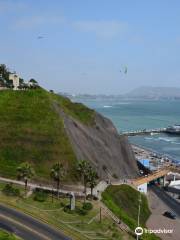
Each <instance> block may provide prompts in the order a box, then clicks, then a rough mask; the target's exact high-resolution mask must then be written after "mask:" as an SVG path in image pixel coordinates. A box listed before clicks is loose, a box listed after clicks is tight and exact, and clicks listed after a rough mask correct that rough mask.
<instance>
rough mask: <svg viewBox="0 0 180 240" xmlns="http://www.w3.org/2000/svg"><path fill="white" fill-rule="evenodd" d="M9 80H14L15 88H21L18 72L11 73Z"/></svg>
mask: <svg viewBox="0 0 180 240" xmlns="http://www.w3.org/2000/svg"><path fill="white" fill-rule="evenodd" d="M9 80H10V81H12V83H13V86H14V88H13V89H14V90H18V89H19V88H18V87H19V76H18V75H17V74H16V73H10V74H9Z"/></svg>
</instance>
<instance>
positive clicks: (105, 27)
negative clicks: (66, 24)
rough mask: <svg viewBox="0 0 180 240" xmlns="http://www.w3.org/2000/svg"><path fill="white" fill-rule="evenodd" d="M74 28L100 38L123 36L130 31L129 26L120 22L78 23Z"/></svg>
mask: <svg viewBox="0 0 180 240" xmlns="http://www.w3.org/2000/svg"><path fill="white" fill-rule="evenodd" d="M73 27H74V28H75V29H77V30H79V31H83V32H92V33H94V34H95V35H96V36H98V37H103V38H113V37H116V36H117V35H123V34H124V33H125V32H126V30H127V29H128V24H127V23H125V22H120V21H114V20H112V21H76V22H73Z"/></svg>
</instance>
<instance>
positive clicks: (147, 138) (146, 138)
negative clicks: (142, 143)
mask: <svg viewBox="0 0 180 240" xmlns="http://www.w3.org/2000/svg"><path fill="white" fill-rule="evenodd" d="M144 139H145V140H154V138H151V137H145V138H144Z"/></svg>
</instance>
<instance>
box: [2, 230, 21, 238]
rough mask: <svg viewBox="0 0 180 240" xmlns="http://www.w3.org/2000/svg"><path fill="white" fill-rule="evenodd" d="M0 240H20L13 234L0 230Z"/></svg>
mask: <svg viewBox="0 0 180 240" xmlns="http://www.w3.org/2000/svg"><path fill="white" fill-rule="evenodd" d="M0 240H20V238H18V237H16V236H15V235H14V234H11V233H8V232H6V231H4V230H1V229H0Z"/></svg>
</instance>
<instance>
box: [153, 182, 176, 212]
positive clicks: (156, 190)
mask: <svg viewBox="0 0 180 240" xmlns="http://www.w3.org/2000/svg"><path fill="white" fill-rule="evenodd" d="M150 189H151V190H152V191H153V192H154V193H155V194H156V195H157V196H158V198H160V199H161V200H162V201H163V202H164V203H165V204H166V205H167V206H168V207H169V208H171V209H172V211H173V212H174V213H175V214H176V215H177V216H179V217H180V204H179V203H178V202H177V201H176V200H175V199H173V198H172V197H170V196H169V195H168V194H167V193H166V192H165V191H164V190H162V189H160V188H159V187H157V186H151V187H150Z"/></svg>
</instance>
